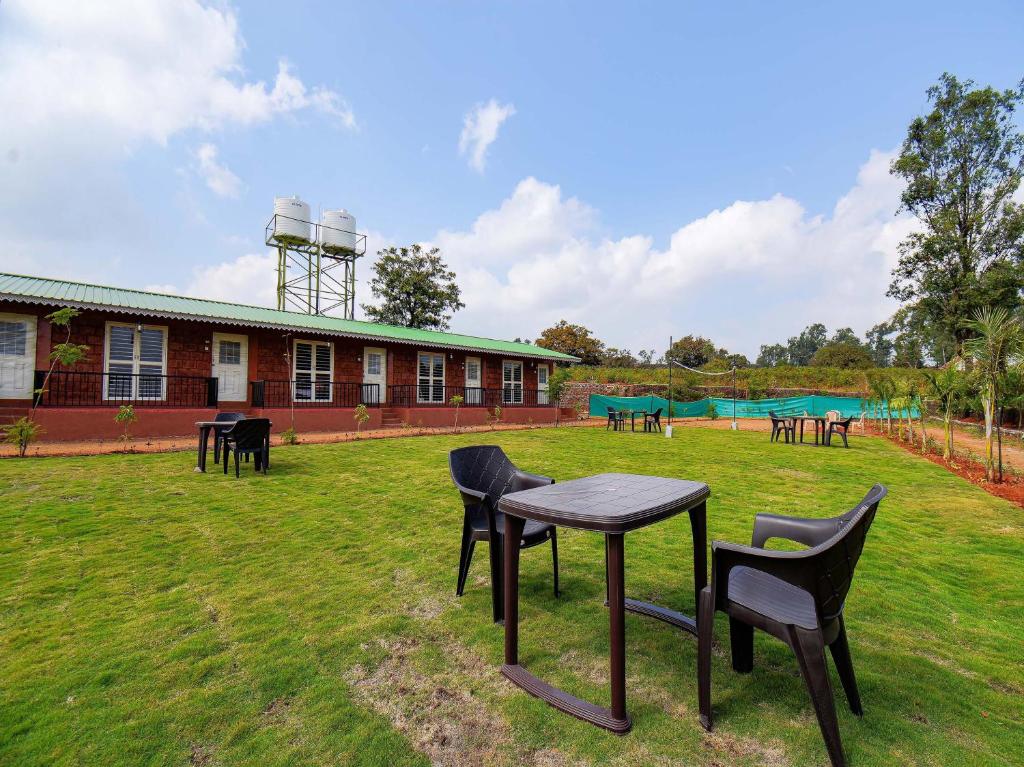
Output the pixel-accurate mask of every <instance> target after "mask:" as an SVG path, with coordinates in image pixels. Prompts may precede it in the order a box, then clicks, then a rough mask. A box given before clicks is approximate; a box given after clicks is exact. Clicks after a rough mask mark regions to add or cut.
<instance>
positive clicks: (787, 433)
mask: <svg viewBox="0 0 1024 767" xmlns="http://www.w3.org/2000/svg"><path fill="white" fill-rule="evenodd" d="M768 417H769V418H771V419H772V436H771V440H770V441H772V442H778V441H779V435H780V434H782V435H783V437H785V440H786V443H787V444H788V443H789V441H790V438H791V437H792V439H793V441H794V442H796V422H795V421H794V420H793V419H792V418H782V417H781V416H778V415H776V414H775V411H774V410H769V411H768Z"/></svg>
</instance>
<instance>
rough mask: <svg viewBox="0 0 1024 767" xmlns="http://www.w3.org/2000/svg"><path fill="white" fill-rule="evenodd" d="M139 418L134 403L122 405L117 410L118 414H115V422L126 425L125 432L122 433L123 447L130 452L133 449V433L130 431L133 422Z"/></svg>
mask: <svg viewBox="0 0 1024 767" xmlns="http://www.w3.org/2000/svg"><path fill="white" fill-rule="evenodd" d="M138 420H139V417H138V416H137V415H136V414H135V406H134V405H121V407H120V408H119V409H118V411H117V415H115V416H114V423H119V424H121V425H122V426H124V433H123V434H121V438H120V439H121V449H122V450H124V452H126V453H128V452H131V450H132V435H131V433H130V432H129V431H128V430H129V428H130V427H131V425H132V424H133V423H135V422H136V421H138Z"/></svg>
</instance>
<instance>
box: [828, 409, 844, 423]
mask: <svg viewBox="0 0 1024 767" xmlns="http://www.w3.org/2000/svg"><path fill="white" fill-rule="evenodd" d="M842 417H843V414H842V413H840V412H839V411H838V410H829V411H828V412H827V413H825V420H826V421H838V420H839V419H840V418H842Z"/></svg>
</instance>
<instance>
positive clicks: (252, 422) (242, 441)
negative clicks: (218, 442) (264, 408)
mask: <svg viewBox="0 0 1024 767" xmlns="http://www.w3.org/2000/svg"><path fill="white" fill-rule="evenodd" d="M224 436H225V437H226V438H227V439H228V441H230V442H231V443H232V444H233V445H235V446H236V447H237V448H238V449H239V450H256V449H258V448H260V447H263V444H264V442H265V441H266V440H267V438H268V437H269V436H270V419H269V418H243V419H242V420H240V421H236V422H235V425H234V426H232V427H231V428H230V429H228V430H227V431H225V432H224Z"/></svg>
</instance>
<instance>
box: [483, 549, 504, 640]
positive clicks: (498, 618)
mask: <svg viewBox="0 0 1024 767" xmlns="http://www.w3.org/2000/svg"><path fill="white" fill-rule="evenodd" d="M504 537H505V536H504V535H502V534H501V533H498V534H497V535H492V536H490V537H489V538H488V539H487V544H488V546H489V547H490V552H489V553H490V555H491V613H492V615H493V617H494V622H495V623H504V622H505V589H504V586H505V554H504V547H505V541H504V540H503V539H504Z"/></svg>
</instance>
